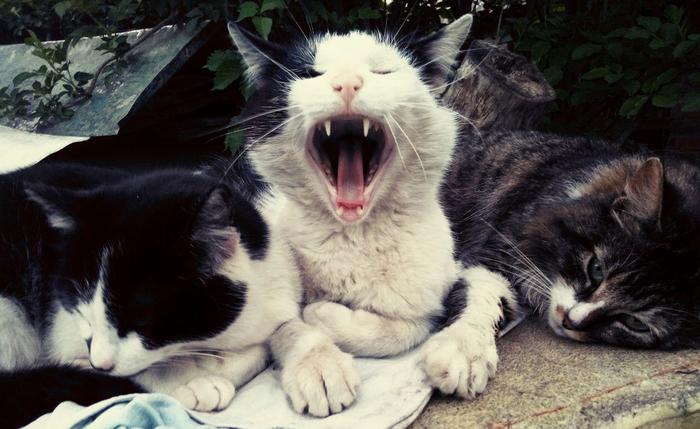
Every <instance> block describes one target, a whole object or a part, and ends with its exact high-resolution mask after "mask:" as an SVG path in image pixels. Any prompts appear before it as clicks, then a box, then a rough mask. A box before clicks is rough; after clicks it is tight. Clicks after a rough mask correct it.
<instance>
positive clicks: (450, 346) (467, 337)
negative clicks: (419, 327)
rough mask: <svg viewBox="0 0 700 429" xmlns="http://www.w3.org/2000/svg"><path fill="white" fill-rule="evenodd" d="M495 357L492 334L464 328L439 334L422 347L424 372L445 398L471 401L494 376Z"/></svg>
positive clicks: (496, 358) (496, 360)
mask: <svg viewBox="0 0 700 429" xmlns="http://www.w3.org/2000/svg"><path fill="white" fill-rule="evenodd" d="M497 365H498V353H497V351H496V339H495V336H494V334H493V333H492V332H482V331H481V330H479V329H469V328H465V329H463V330H461V331H460V332H458V333H457V332H446V331H443V332H440V333H438V334H436V335H434V336H433V337H432V338H430V339H429V340H428V341H427V342H426V343H425V345H424V346H423V370H424V371H425V373H426V375H427V376H428V381H429V383H430V385H431V386H433V387H434V388H436V389H439V390H440V391H441V392H442V393H444V394H446V395H457V396H459V397H461V398H465V399H474V398H476V397H477V396H478V395H479V394H481V393H483V392H484V390H485V389H486V384H487V383H488V380H489V378H491V377H493V376H494V375H495V374H496V367H497Z"/></svg>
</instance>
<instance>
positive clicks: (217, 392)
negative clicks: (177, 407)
mask: <svg viewBox="0 0 700 429" xmlns="http://www.w3.org/2000/svg"><path fill="white" fill-rule="evenodd" d="M235 394H236V388H235V387H234V386H233V383H231V381H229V380H227V379H226V378H224V377H221V376H218V375H208V376H204V377H196V378H193V379H192V380H190V381H189V382H188V383H187V384H185V385H183V386H180V387H178V388H176V389H175V390H174V391H173V392H172V393H171V394H170V395H171V396H172V397H173V398H175V399H177V400H178V401H179V402H180V403H181V404H182V405H183V406H184V407H186V408H189V409H190V410H195V411H218V410H223V409H224V408H226V407H227V406H228V405H229V404H230V403H231V400H232V399H233V396H234V395H235Z"/></svg>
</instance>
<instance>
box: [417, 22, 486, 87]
mask: <svg viewBox="0 0 700 429" xmlns="http://www.w3.org/2000/svg"><path fill="white" fill-rule="evenodd" d="M472 21H473V17H472V15H469V14H467V15H463V16H462V17H460V18H459V19H458V20H456V21H454V22H452V23H450V24H448V25H446V26H444V27H442V28H441V29H440V30H438V31H436V32H435V33H433V34H431V35H429V36H426V37H424V38H422V39H419V40H417V41H415V42H413V43H411V49H412V50H413V52H414V55H415V56H416V58H417V60H418V66H419V67H421V71H422V74H423V75H424V76H426V77H427V78H428V80H429V83H430V84H431V85H432V86H434V87H436V86H440V85H443V84H445V83H446V82H447V79H448V77H449V76H450V74H451V73H452V66H453V65H454V63H455V60H456V59H457V56H458V55H459V53H460V52H461V49H462V45H463V44H464V41H465V40H466V39H467V36H468V35H469V30H470V29H471V26H472Z"/></svg>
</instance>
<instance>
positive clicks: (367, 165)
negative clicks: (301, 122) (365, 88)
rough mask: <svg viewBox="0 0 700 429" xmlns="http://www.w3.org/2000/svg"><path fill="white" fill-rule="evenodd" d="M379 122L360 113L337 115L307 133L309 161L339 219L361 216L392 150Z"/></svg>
mask: <svg viewBox="0 0 700 429" xmlns="http://www.w3.org/2000/svg"><path fill="white" fill-rule="evenodd" d="M389 140H390V137H389V134H388V133H387V132H386V127H385V126H384V124H382V123H381V122H378V121H375V120H373V119H369V118H366V117H362V116H337V117H333V118H328V119H327V120H325V121H322V122H320V123H318V124H317V125H316V126H315V127H314V128H313V130H311V132H310V133H309V138H308V142H307V151H308V153H309V155H310V158H311V163H312V164H313V166H314V167H315V168H316V170H317V171H318V173H319V176H320V177H321V178H322V180H323V181H324V182H325V184H326V187H327V188H328V192H329V196H330V198H331V202H332V203H333V204H334V208H335V210H336V214H337V215H338V217H340V218H341V219H342V220H344V221H347V222H354V221H357V220H359V219H361V218H362V217H363V216H364V215H365V213H366V211H367V209H368V207H369V203H370V201H371V198H372V195H373V191H374V189H375V188H376V184H377V183H378V182H379V181H380V180H381V176H382V175H383V174H384V170H385V169H386V165H387V164H388V162H389V159H390V158H391V155H392V153H393V145H392V144H390V143H391V142H390V141H389Z"/></svg>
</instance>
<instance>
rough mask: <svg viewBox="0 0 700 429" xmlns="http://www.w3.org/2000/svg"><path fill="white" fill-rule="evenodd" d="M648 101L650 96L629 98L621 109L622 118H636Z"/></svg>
mask: <svg viewBox="0 0 700 429" xmlns="http://www.w3.org/2000/svg"><path fill="white" fill-rule="evenodd" d="M648 100H649V96H648V95H635V96H634V97H630V98H628V99H627V100H625V102H624V103H622V107H620V111H619V113H620V116H622V117H625V118H631V117H633V116H636V115H637V113H639V111H640V110H641V108H642V107H644V105H645V104H646V102H647V101H648Z"/></svg>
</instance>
